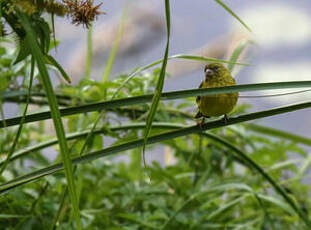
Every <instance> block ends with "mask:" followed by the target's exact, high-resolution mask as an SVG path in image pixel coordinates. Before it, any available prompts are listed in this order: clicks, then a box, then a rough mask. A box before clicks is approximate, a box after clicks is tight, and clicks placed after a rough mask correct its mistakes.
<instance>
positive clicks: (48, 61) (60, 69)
mask: <svg viewBox="0 0 311 230" xmlns="http://www.w3.org/2000/svg"><path fill="white" fill-rule="evenodd" d="M45 57H46V60H47V63H48V64H50V65H53V66H55V67H56V68H57V69H58V71H59V72H60V73H61V74H62V76H63V78H64V80H65V81H66V82H68V83H69V84H70V83H71V79H70V77H69V76H68V74H67V73H66V71H65V70H64V69H63V67H62V66H61V65H60V64H58V62H57V61H56V60H55V59H54V58H53V57H52V56H51V55H49V54H46V55H45Z"/></svg>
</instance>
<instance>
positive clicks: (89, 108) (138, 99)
mask: <svg viewBox="0 0 311 230" xmlns="http://www.w3.org/2000/svg"><path fill="white" fill-rule="evenodd" d="M306 87H311V81H296V82H274V83H260V84H246V85H236V86H226V87H216V88H205V89H204V88H202V89H190V90H179V91H172V92H167V93H162V95H161V100H175V99H181V98H186V97H195V96H199V95H200V96H207V95H214V94H222V93H233V92H247V91H259V90H271V89H286V88H306ZM152 97H153V95H150V94H147V95H142V96H135V97H128V98H124V99H117V100H111V101H105V102H99V103H93V104H86V105H81V106H75V107H71V108H64V109H60V113H61V116H69V115H74V114H79V113H87V112H94V111H100V110H105V109H114V108H120V107H123V106H130V105H138V104H144V103H148V102H150V101H151V100H152ZM306 103H308V102H306ZM50 118H51V113H50V112H49V111H47V112H41V113H35V114H31V115H27V116H26V117H25V123H29V122H34V121H41V120H46V119H50ZM20 120H21V117H14V118H10V119H6V120H0V128H3V127H4V122H6V124H7V126H13V125H17V124H19V123H20Z"/></svg>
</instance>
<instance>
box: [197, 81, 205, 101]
mask: <svg viewBox="0 0 311 230" xmlns="http://www.w3.org/2000/svg"><path fill="white" fill-rule="evenodd" d="M202 86H203V81H202V82H201V84H200V86H199V89H201V88H202ZM195 101H196V103H197V104H198V105H199V104H200V103H201V96H197V97H196V99H195Z"/></svg>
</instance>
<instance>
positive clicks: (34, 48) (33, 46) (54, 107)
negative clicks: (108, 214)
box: [18, 12, 81, 230]
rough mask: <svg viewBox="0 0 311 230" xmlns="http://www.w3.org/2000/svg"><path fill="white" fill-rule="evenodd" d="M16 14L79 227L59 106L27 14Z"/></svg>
mask: <svg viewBox="0 0 311 230" xmlns="http://www.w3.org/2000/svg"><path fill="white" fill-rule="evenodd" d="M18 16H19V18H20V20H21V23H22V25H23V27H24V28H25V31H26V40H25V41H26V43H27V45H28V46H29V48H30V51H31V54H32V56H33V57H34V59H35V60H36V62H37V66H38V69H39V72H40V75H41V80H42V82H43V85H44V88H45V91H46V94H47V98H48V102H49V106H50V109H51V116H52V118H53V122H54V127H55V130H56V135H57V138H58V141H59V146H60V152H61V155H62V158H63V161H64V166H65V175H66V179H67V183H68V187H69V194H70V198H71V202H72V206H73V210H74V214H75V217H76V224H77V229H79V230H80V229H81V220H80V211H79V205H78V199H77V194H76V189H75V183H74V178H73V173H72V163H71V159H70V156H69V155H68V153H69V151H68V146H67V142H66V138H65V131H64V127H63V123H62V120H61V116H60V112H59V108H58V103H57V100H56V97H55V94H54V91H53V87H52V83H51V80H50V78H49V74H48V71H47V68H46V66H45V62H44V55H43V53H42V52H41V50H40V47H39V45H38V42H37V39H36V34H35V33H34V31H33V29H32V27H31V25H30V23H29V19H28V17H27V15H25V14H23V13H20V12H18Z"/></svg>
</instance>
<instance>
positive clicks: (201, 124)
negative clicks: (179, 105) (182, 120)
mask: <svg viewBox="0 0 311 230" xmlns="http://www.w3.org/2000/svg"><path fill="white" fill-rule="evenodd" d="M204 122H205V117H202V120H201V121H200V122H198V123H197V124H198V126H199V127H200V128H201V129H202V128H203V125H204Z"/></svg>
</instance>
